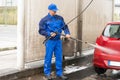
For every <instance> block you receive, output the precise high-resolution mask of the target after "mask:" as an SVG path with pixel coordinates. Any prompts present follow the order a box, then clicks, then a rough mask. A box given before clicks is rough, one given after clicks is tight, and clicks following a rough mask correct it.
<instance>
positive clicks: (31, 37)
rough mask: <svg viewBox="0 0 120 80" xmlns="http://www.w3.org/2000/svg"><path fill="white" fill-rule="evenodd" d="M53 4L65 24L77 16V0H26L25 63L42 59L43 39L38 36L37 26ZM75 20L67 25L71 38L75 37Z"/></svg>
mask: <svg viewBox="0 0 120 80" xmlns="http://www.w3.org/2000/svg"><path fill="white" fill-rule="evenodd" d="M50 3H55V4H57V5H58V8H59V11H58V14H60V15H62V16H63V17H64V19H65V22H66V23H67V22H68V21H70V20H71V19H72V18H73V17H75V16H76V15H77V8H76V7H77V0H26V7H25V16H26V17H25V19H26V20H25V21H26V22H25V25H26V26H25V28H26V30H25V32H26V33H25V36H26V37H25V38H26V39H25V41H26V42H25V43H26V44H25V45H26V46H25V47H26V58H25V59H26V61H27V62H28V61H31V60H38V59H43V58H44V53H45V51H44V45H43V44H42V42H43V40H44V37H43V36H41V35H39V34H38V24H39V21H40V19H41V18H43V17H44V16H45V15H47V14H48V9H47V7H48V5H49V4H50ZM76 22H77V21H76V20H75V21H74V22H72V23H71V24H69V27H70V31H71V33H72V36H74V37H76V36H77V34H76V33H77V31H76V29H77V24H76Z"/></svg>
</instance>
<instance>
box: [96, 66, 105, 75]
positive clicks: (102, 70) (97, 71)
mask: <svg viewBox="0 0 120 80" xmlns="http://www.w3.org/2000/svg"><path fill="white" fill-rule="evenodd" d="M94 70H95V72H96V73H97V74H98V75H100V74H104V73H105V72H106V71H107V69H104V68H99V67H96V66H94Z"/></svg>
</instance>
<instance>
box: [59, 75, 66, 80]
mask: <svg viewBox="0 0 120 80" xmlns="http://www.w3.org/2000/svg"><path fill="white" fill-rule="evenodd" d="M58 77H59V78H60V79H62V80H68V77H66V76H64V75H63V76H58Z"/></svg>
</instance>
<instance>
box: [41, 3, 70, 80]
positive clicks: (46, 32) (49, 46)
mask: <svg viewBox="0 0 120 80" xmlns="http://www.w3.org/2000/svg"><path fill="white" fill-rule="evenodd" d="M48 10H49V13H48V15H47V16H45V17H44V18H42V19H41V20H40V22H39V34H41V35H43V36H45V37H46V38H47V37H49V36H51V37H52V38H51V39H49V40H48V41H46V43H45V47H46V54H45V61H44V74H45V76H46V78H47V79H48V80H52V77H51V75H50V74H51V60H52V55H53V53H54V56H55V61H56V62H55V64H56V75H57V77H59V78H61V79H62V80H67V79H68V78H67V77H65V76H64V75H63V70H62V41H61V40H60V36H61V35H60V34H56V33H55V32H59V33H61V32H62V30H63V31H64V33H65V34H66V38H70V32H69V29H68V26H67V25H66V24H65V22H64V19H63V17H61V16H59V15H57V14H56V12H57V10H58V8H57V6H56V5H55V4H50V5H49V6H48ZM60 28H61V29H60Z"/></svg>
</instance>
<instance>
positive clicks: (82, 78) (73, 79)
mask: <svg viewBox="0 0 120 80" xmlns="http://www.w3.org/2000/svg"><path fill="white" fill-rule="evenodd" d="M91 69H92V68H90V69H87V70H86V71H85V70H83V71H77V72H74V73H71V74H67V75H66V76H67V77H69V80H120V73H118V74H112V71H111V70H108V71H107V72H106V73H105V74H102V75H99V76H98V75H97V74H96V73H93V70H91ZM88 71H89V72H88ZM53 74H54V73H53ZM54 78H55V77H54ZM17 80H46V79H45V77H44V75H43V74H38V75H34V76H31V77H27V78H21V79H17ZM54 80H60V79H58V78H55V79H54Z"/></svg>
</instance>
